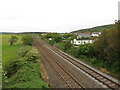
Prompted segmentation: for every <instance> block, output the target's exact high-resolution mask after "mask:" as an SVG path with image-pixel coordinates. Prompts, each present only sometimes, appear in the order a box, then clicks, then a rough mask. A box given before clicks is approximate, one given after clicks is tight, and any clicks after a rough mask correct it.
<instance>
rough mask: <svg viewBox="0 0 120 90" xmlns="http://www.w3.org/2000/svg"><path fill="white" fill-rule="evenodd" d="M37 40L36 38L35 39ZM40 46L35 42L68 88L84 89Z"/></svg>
mask: <svg viewBox="0 0 120 90" xmlns="http://www.w3.org/2000/svg"><path fill="white" fill-rule="evenodd" d="M36 40H37V39H36ZM39 45H41V46H42V43H40V42H39V43H36V46H37V49H39V50H40V51H41V52H42V53H45V54H42V55H43V56H44V57H45V58H46V60H47V61H48V62H49V63H50V64H51V66H52V67H53V68H54V69H55V71H56V72H57V73H58V74H59V76H60V77H61V78H62V79H63V80H64V82H65V83H66V85H67V86H68V88H71V89H72V88H82V89H83V90H84V88H85V87H84V86H82V85H81V84H80V83H79V82H78V81H77V80H76V79H75V78H74V77H73V76H72V75H71V74H70V73H69V72H68V71H67V70H65V69H64V68H63V67H62V66H61V65H60V64H59V63H58V62H57V61H55V60H54V58H53V57H51V55H50V54H49V53H48V52H47V50H46V49H45V48H44V47H41V48H40V47H39Z"/></svg>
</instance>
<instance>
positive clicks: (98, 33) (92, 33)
mask: <svg viewBox="0 0 120 90" xmlns="http://www.w3.org/2000/svg"><path fill="white" fill-rule="evenodd" d="M99 33H100V32H93V33H92V34H99Z"/></svg>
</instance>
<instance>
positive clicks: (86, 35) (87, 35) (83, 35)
mask: <svg viewBox="0 0 120 90" xmlns="http://www.w3.org/2000/svg"><path fill="white" fill-rule="evenodd" d="M79 36H82V37H90V36H91V35H90V34H79V35H78V37H79Z"/></svg>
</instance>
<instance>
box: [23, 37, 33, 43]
mask: <svg viewBox="0 0 120 90" xmlns="http://www.w3.org/2000/svg"><path fill="white" fill-rule="evenodd" d="M22 41H23V44H24V45H32V42H33V38H32V36H31V35H25V36H23V37H22Z"/></svg>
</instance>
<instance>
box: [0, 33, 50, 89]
mask: <svg viewBox="0 0 120 90" xmlns="http://www.w3.org/2000/svg"><path fill="white" fill-rule="evenodd" d="M10 36H11V35H2V40H3V42H2V66H3V74H4V75H3V88H47V87H48V86H47V84H46V83H45V82H44V81H43V80H42V79H41V73H40V68H39V63H37V60H35V59H34V61H31V60H33V59H31V58H32V57H33V56H32V55H33V54H35V55H36V52H37V51H36V50H35V49H34V48H32V47H31V46H26V47H24V46H23V45H22V42H21V37H22V35H16V36H17V37H18V38H19V39H18V42H17V43H14V44H13V45H12V46H10V45H9V42H8V39H9V38H10ZM28 47H29V48H28ZM20 48H23V50H22V49H20ZM25 48H27V49H26V50H29V51H28V52H27V53H25V56H21V55H20V54H18V53H20V52H22V51H24V50H25ZM20 50H22V51H20ZM35 61H36V62H35Z"/></svg>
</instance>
